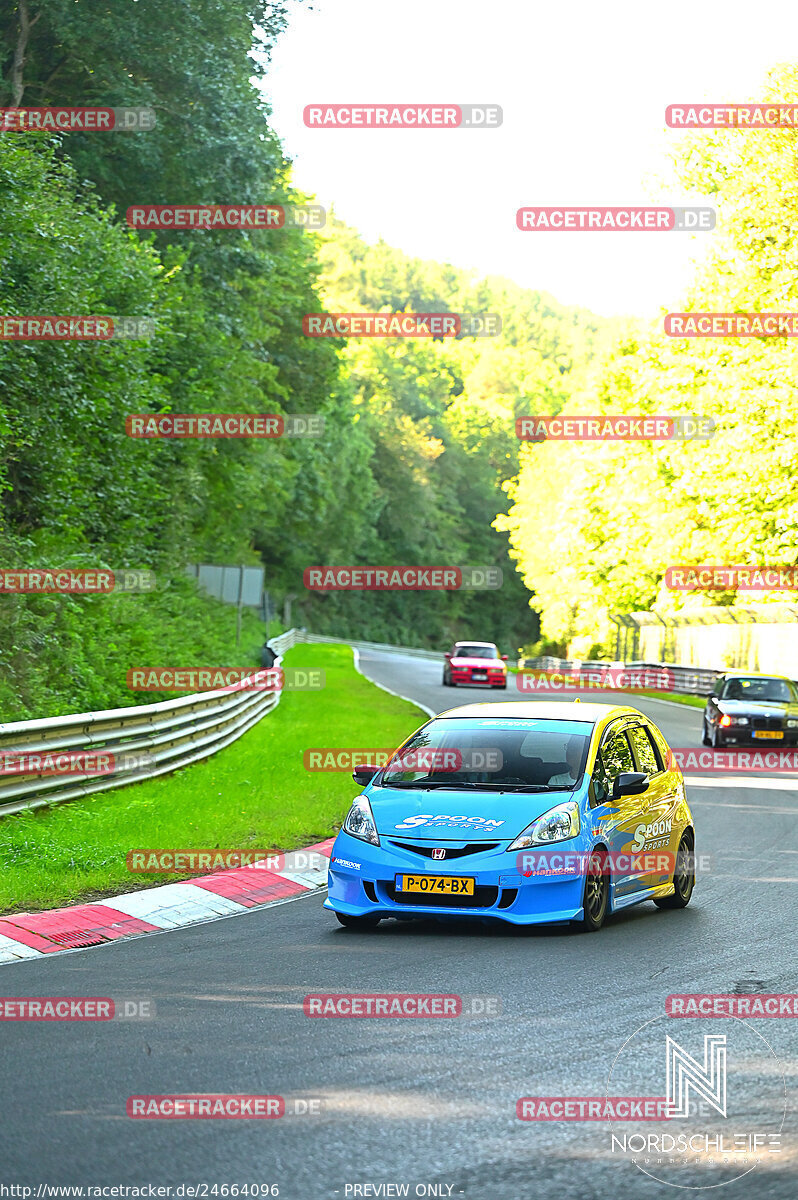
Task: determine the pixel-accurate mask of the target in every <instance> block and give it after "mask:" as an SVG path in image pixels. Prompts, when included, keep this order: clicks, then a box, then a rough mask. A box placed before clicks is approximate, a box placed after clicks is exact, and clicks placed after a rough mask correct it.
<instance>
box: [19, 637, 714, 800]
mask: <svg viewBox="0 0 798 1200" xmlns="http://www.w3.org/2000/svg"><path fill="white" fill-rule="evenodd" d="M298 643H307V644H311V645H314V644H322V643H332V644H334V645H342V646H354V647H356V648H357V649H359V650H379V651H387V652H393V653H396V654H406V655H411V656H414V657H416V658H421V659H427V660H430V661H434V662H442V661H443V659H442V655H441V654H440V653H439V652H436V651H433V650H420V649H418V648H417V647H414V646H392V645H388V644H387V643H385V642H364V641H359V640H353V639H351V638H336V637H326V636H325V635H323V634H312V633H308V632H307V631H306V630H304V629H289V630H288V631H287V632H286V633H282V634H280V635H279V636H278V637H276V638H272V639H271V640H270V642H269V645H270V646H271V647H272V649H273V650H274V652H275V654H276V655H277V656H278V658H280V657H282V655H283V654H285V653H286V651H287V650H290V649H291V648H292V647H293V646H295V645H297V644H298ZM612 665H616V666H617V665H624V666H625V667H626V668H627V669H631V668H644V667H649V668H652V669H660V670H661V669H663V668H665V667H667V669H668V670H669V671H671V672H673V675H674V688H673V690H674V691H677V692H684V693H687V694H694V695H709V693H710V692H711V690H712V686H713V684H714V682H715V679H716V678H717V675H718V672H716V671H704V670H696V669H695V668H693V667H682V666H674V665H672V664H669V663H626V664H610V663H599V662H595V661H593V662H584V663H581V664H580V663H575V662H571V661H568V660H566V659H560V658H551V657H549V656H546V657H543V658H533V659H530V658H527V659H519V660H518V666H519V668H521V669H523V668H531V669H537V670H557V671H563V672H567V673H571V672H572V671H573V670H574V669H575V668H580V667H581V670H582V674H583V675H585V676H587V675H588V674H589V675H590V676H591V677H597V676H598V677H599V678H600V677H601V674H602V673H606V671H607V669H608V668H609V667H610V666H612ZM279 701H280V693H279V691H254V692H253V691H247V690H243V689H242V690H235V691H230V690H229V689H226V688H220V689H218V690H216V691H211V692H197V693H194V694H192V695H190V696H181V697H179V698H178V699H177V700H164V701H162V702H161V703H159V704H142V705H131V706H129V707H127V708H115V709H108V710H106V711H103V712H89V713H77V714H75V715H73V716H64V717H47V718H45V719H43V720H34V721H13V722H10V723H6V724H0V762H2V761H4V756H6V755H10V756H14V757H15V758H18V756H20V755H40V756H47V755H58V754H64V753H81V752H84V753H97V752H102V753H103V754H106V755H113V763H114V769H113V770H112V771H110V772H109V773H108V774H102V775H96V774H94V775H93V774H89V773H86V774H68V775H67V774H60V773H49V774H48V773H47V772H46V771H41V770H37V771H33V770H31V771H29V772H27V773H26V774H5V773H3V771H2V770H0V816H6V815H10V814H11V813H16V812H21V811H23V810H25V809H35V808H43V807H45V806H48V805H54V804H61V803H63V802H64V801H67V800H76V799H80V798H82V797H85V796H90V795H95V794H96V793H98V792H105V791H109V790H110V789H111V788H117V787H124V786H125V785H126V784H131V783H139V782H141V781H142V780H144V779H154V778H156V777H157V776H159V775H166V774H168V773H169V772H170V771H175V770H177V769H178V768H179V767H187V766H189V765H190V764H191V763H195V762H199V761H201V760H202V759H204V758H209V757H210V755H212V754H216V753H217V752H218V751H219V750H223V749H224V748H225V746H229V745H230V744H231V742H234V741H236V740H237V739H238V738H240V737H241V736H242V734H244V733H246V732H247V730H248V729H251V728H252V726H253V725H255V724H257V722H258V721H260V720H261V718H262V717H264V716H266V715H267V714H268V713H270V712H271V711H272V710H273V709H274V708H276V706H277V704H278V703H279Z"/></svg>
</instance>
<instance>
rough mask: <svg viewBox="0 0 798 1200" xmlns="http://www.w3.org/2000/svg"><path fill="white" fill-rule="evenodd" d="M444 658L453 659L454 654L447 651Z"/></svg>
mask: <svg viewBox="0 0 798 1200" xmlns="http://www.w3.org/2000/svg"><path fill="white" fill-rule="evenodd" d="M443 657H444V658H451V657H452V652H451V650H447V651H446V653H445V654H444V656H443Z"/></svg>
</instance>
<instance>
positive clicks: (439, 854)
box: [432, 846, 446, 860]
mask: <svg viewBox="0 0 798 1200" xmlns="http://www.w3.org/2000/svg"><path fill="white" fill-rule="evenodd" d="M432 857H433V858H435V859H438V860H440V859H442V858H446V851H445V849H444V848H443V846H437V847H436V848H435V849H434V850H433V851H432Z"/></svg>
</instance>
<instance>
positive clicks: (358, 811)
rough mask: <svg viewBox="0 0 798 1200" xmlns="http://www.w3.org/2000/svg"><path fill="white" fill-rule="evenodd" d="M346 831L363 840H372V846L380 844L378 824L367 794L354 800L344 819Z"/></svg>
mask: <svg viewBox="0 0 798 1200" xmlns="http://www.w3.org/2000/svg"><path fill="white" fill-rule="evenodd" d="M344 832H345V833H348V834H351V836H352V837H356V838H360V840H361V841H363V842H370V843H371V845H372V846H379V844H380V838H379V834H378V833H377V826H376V825H375V824H374V816H373V814H372V811H371V805H370V804H369V802H368V798H367V797H366V796H358V798H357V800H353V801H352V807H351V808H350V810H349V812H348V813H347V814H346V820H345V821H344Z"/></svg>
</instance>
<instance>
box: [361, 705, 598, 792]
mask: <svg viewBox="0 0 798 1200" xmlns="http://www.w3.org/2000/svg"><path fill="white" fill-rule="evenodd" d="M592 730H593V726H592V725H591V724H590V723H589V722H587V721H568V720H563V721H556V720H542V719H541V720H537V719H535V718H526V719H520V720H512V719H510V718H499V719H495V718H487V717H486V718H484V719H482V718H475V717H440V718H435V719H434V720H432V721H430V723H429V724H428V725H425V726H424V728H423V729H420V730H419V731H418V733H417V734H415V735H414V736H413V737H412V738H411V739H410V741H409V742H407V743H406V744H405V745H404V746H403V747H402V749H401V750H400V751H397V753H396V755H394V757H393V758H392V759H391V760H390V761H389V762H388V764H387V766H386V768H385V772H384V774H383V778H382V783H383V784H384V785H386V786H388V787H400V788H412V787H418V788H423V787H439V788H440V787H450V788H486V789H496V790H505V791H508V790H511V791H520V790H528V791H547V790H550V789H551V790H554V789H556V790H563V789H564V790H566V791H572V790H573V789H574V788H575V787H576V785H577V783H578V782H579V780H580V779H581V777H582V775H583V774H584V770H585V762H586V759H587V752H588V746H589V744H590V735H591V733H592Z"/></svg>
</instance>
